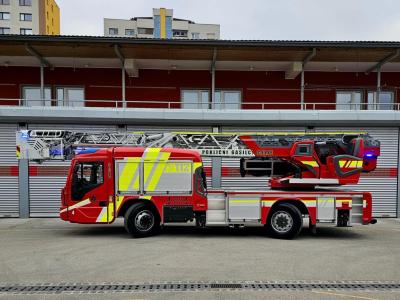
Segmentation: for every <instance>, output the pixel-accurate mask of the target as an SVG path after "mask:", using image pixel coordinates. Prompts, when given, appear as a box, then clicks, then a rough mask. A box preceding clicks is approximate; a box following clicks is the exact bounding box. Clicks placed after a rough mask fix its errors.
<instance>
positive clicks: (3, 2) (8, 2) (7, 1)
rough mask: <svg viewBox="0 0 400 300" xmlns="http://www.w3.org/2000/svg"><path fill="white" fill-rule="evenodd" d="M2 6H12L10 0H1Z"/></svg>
mask: <svg viewBox="0 0 400 300" xmlns="http://www.w3.org/2000/svg"><path fill="white" fill-rule="evenodd" d="M0 5H10V0H0Z"/></svg>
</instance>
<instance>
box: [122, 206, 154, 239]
mask: <svg viewBox="0 0 400 300" xmlns="http://www.w3.org/2000/svg"><path fill="white" fill-rule="evenodd" d="M124 224H125V229H126V231H127V232H128V233H129V234H131V235H132V236H134V237H146V236H151V235H155V234H156V233H158V232H159V230H160V218H159V216H158V214H157V213H156V212H154V210H153V209H152V208H151V207H149V206H148V205H145V204H144V203H137V204H134V205H132V206H131V207H130V208H129V209H128V210H127V212H126V213H125V222H124Z"/></svg>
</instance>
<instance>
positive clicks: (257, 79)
mask: <svg viewBox="0 0 400 300" xmlns="http://www.w3.org/2000/svg"><path fill="white" fill-rule="evenodd" d="M178 69H179V66H178ZM44 78H45V84H46V85H50V86H52V87H53V91H54V88H55V87H56V86H82V87H84V88H85V97H86V99H88V100H98V99H105V100H119V99H121V97H122V91H121V85H122V84H121V70H119V69H93V68H80V69H78V68H77V69H74V68H55V69H54V70H51V69H49V68H46V69H45V75H44ZM399 79H400V73H382V80H381V81H382V87H383V89H387V90H392V91H397V89H398V82H399ZM305 82H306V92H305V101H306V103H307V102H308V103H310V102H313V103H315V102H317V103H322V102H331V103H332V104H333V105H332V106H327V107H326V106H324V105H322V104H321V105H318V107H316V108H320V109H325V108H334V103H335V93H336V90H337V89H363V90H364V91H367V90H373V89H375V86H376V73H370V74H369V75H366V74H364V73H354V72H353V73H351V72H347V73H346V72H334V71H332V72H306V73H305ZM39 83H40V72H39V68H38V67H0V98H20V97H21V86H23V85H39ZM191 88H193V89H211V74H210V72H209V71H207V70H198V71H196V70H192V71H180V70H169V71H168V70H139V77H137V78H130V77H128V76H127V77H126V98H127V100H128V101H129V100H131V101H165V102H167V101H174V102H175V101H176V102H179V101H180V98H181V90H182V89H191ZM216 88H217V89H236V90H241V91H242V98H243V108H244V109H261V108H262V106H261V105H259V104H246V102H247V103H248V102H255V103H260V102H299V99H300V76H297V77H296V78H295V79H285V73H284V72H270V71H268V72H260V71H217V72H216ZM396 95H397V99H398V100H400V95H399V93H396ZM54 96H55V95H53V97H54ZM0 103H1V104H7V105H10V104H11V105H12V104H17V103H16V102H14V101H12V102H9V101H8V102H4V101H1V102H0ZM87 106H110V107H115V103H109V104H104V103H87ZM119 106H120V104H119ZM129 106H130V107H167V105H166V104H165V103H153V104H147V105H146V104H139V103H131V104H129ZM172 107H180V105H179V103H178V104H175V105H173V106H172ZM264 108H270V109H271V108H276V109H280V108H292V109H297V108H299V105H298V104H297V105H270V106H266V107H264ZM310 108H311V107H310Z"/></svg>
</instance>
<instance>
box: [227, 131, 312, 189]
mask: <svg viewBox="0 0 400 300" xmlns="http://www.w3.org/2000/svg"><path fill="white" fill-rule="evenodd" d="M304 131H305V128H304V127H285V128H282V127H281V128H271V127H255V128H254V127H223V128H222V132H304ZM239 171H240V158H222V174H221V176H222V177H221V187H222V188H224V189H241V190H268V189H269V188H268V180H269V177H254V176H246V177H241V176H240V172H239Z"/></svg>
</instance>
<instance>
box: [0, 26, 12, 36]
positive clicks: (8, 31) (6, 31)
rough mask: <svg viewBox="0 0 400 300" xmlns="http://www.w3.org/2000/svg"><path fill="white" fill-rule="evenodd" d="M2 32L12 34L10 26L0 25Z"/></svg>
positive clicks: (0, 32)
mask: <svg viewBox="0 0 400 300" xmlns="http://www.w3.org/2000/svg"><path fill="white" fill-rule="evenodd" d="M0 34H10V27H0Z"/></svg>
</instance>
